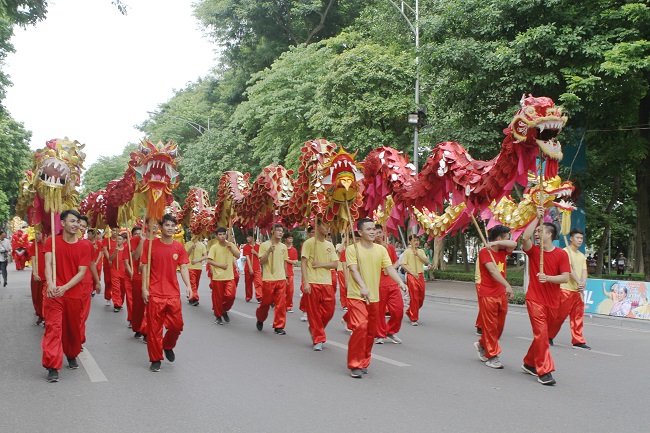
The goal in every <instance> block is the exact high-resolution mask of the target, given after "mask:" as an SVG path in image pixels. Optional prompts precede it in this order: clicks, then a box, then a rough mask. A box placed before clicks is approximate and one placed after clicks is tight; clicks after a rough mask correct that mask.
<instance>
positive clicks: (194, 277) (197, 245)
mask: <svg viewBox="0 0 650 433" xmlns="http://www.w3.org/2000/svg"><path fill="white" fill-rule="evenodd" d="M185 249H186V250H187V255H188V257H189V259H190V264H189V265H187V269H188V271H189V273H190V285H191V286H192V296H191V297H190V299H189V300H188V302H189V303H190V305H194V306H195V307H198V306H199V282H200V281H201V273H202V272H203V261H202V260H201V259H202V258H203V256H205V255H206V248H205V244H204V243H203V242H201V240H200V239H199V236H198V235H194V236H192V240H191V241H189V242H188V243H186V244H185Z"/></svg>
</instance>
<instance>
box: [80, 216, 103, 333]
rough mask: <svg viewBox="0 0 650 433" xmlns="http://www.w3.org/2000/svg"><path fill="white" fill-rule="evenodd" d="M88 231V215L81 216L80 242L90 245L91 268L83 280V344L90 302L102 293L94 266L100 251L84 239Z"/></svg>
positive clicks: (81, 330)
mask: <svg viewBox="0 0 650 433" xmlns="http://www.w3.org/2000/svg"><path fill="white" fill-rule="evenodd" d="M87 230H88V217H87V216H86V215H81V217H79V232H80V233H81V239H79V242H84V243H86V244H88V248H90V266H88V270H86V273H85V274H84V278H83V280H81V283H80V284H81V286H82V289H81V290H82V291H81V321H80V323H79V326H80V328H79V330H80V333H81V344H84V343H85V342H86V321H87V320H88V316H89V315H90V302H91V300H92V296H91V295H92V294H93V292H95V293H101V292H102V284H101V282H100V281H99V274H98V273H97V268H96V267H95V266H94V265H93V264H94V263H95V261H96V260H97V257H98V256H99V251H98V250H97V249H96V248H95V244H94V243H93V242H92V241H91V240H90V239H84V238H83V237H84V235H85V234H86V233H87Z"/></svg>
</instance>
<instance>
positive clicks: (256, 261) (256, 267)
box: [243, 244, 262, 272]
mask: <svg viewBox="0 0 650 433" xmlns="http://www.w3.org/2000/svg"><path fill="white" fill-rule="evenodd" d="M253 249H254V250H255V251H257V252H258V253H259V252H260V246H259V245H258V244H255V246H254V247H251V245H250V244H246V245H244V248H243V251H244V255H245V256H246V257H250V258H251V259H252V260H253V271H261V270H262V268H261V267H260V259H259V258H258V257H257V256H256V255H255V254H253V253H252V252H251V250H253ZM249 266H250V263H248V260H246V270H247V271H248V272H250V271H251V268H249Z"/></svg>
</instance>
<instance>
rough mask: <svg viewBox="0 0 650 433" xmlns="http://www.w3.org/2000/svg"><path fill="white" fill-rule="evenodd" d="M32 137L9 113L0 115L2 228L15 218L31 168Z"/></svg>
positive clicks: (0, 218)
mask: <svg viewBox="0 0 650 433" xmlns="http://www.w3.org/2000/svg"><path fill="white" fill-rule="evenodd" d="M31 135H32V134H31V132H29V131H27V130H25V127H24V125H23V124H22V123H20V122H16V121H15V120H14V119H12V118H11V117H10V116H9V115H8V113H6V112H5V113H0V155H2V164H0V191H2V192H3V197H0V227H2V226H4V223H6V222H7V221H9V220H10V219H11V217H12V216H13V213H14V206H15V205H16V199H17V198H18V189H19V182H20V180H21V179H22V178H23V175H24V171H25V170H26V169H28V168H29V166H30V155H31V152H30V150H29V140H30V138H31Z"/></svg>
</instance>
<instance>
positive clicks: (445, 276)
mask: <svg viewBox="0 0 650 433" xmlns="http://www.w3.org/2000/svg"><path fill="white" fill-rule="evenodd" d="M433 275H435V277H436V279H438V280H454V281H469V282H472V283H473V282H474V281H475V280H474V273H473V272H459V271H434V272H433ZM506 279H507V280H508V282H509V283H510V285H511V286H517V287H522V286H523V285H524V276H523V275H508V278H506Z"/></svg>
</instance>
